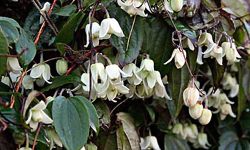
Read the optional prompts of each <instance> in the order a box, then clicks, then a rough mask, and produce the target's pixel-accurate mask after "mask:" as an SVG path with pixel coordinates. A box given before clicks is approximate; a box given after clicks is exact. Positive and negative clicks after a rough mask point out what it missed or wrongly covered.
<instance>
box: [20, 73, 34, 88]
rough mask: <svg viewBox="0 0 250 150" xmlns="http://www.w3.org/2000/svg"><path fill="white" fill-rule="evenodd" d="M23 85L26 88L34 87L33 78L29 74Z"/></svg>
mask: <svg viewBox="0 0 250 150" xmlns="http://www.w3.org/2000/svg"><path fill="white" fill-rule="evenodd" d="M22 85H23V87H24V88H25V89H33V88H34V83H33V79H32V78H31V77H30V76H29V75H26V76H24V77H23V82H22Z"/></svg>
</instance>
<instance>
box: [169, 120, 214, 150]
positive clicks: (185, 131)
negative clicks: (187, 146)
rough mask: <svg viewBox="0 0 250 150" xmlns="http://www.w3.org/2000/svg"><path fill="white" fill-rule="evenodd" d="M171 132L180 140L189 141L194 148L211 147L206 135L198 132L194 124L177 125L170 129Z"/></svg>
mask: <svg viewBox="0 0 250 150" xmlns="http://www.w3.org/2000/svg"><path fill="white" fill-rule="evenodd" d="M171 130H172V132H173V133H174V134H176V135H177V136H179V137H180V138H182V139H184V140H187V141H189V142H190V143H192V144H193V147H194V148H203V149H208V148H209V146H211V145H210V144H209V143H208V140H207V134H206V133H203V132H198V129H197V126H196V125H195V124H187V123H185V124H181V123H177V124H175V125H174V126H173V127H172V129H171Z"/></svg>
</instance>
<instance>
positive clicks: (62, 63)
mask: <svg viewBox="0 0 250 150" xmlns="http://www.w3.org/2000/svg"><path fill="white" fill-rule="evenodd" d="M67 70H68V62H67V61H66V60H65V59H59V60H57V61H56V72H57V73H58V74H59V75H63V74H65V73H66V72H67Z"/></svg>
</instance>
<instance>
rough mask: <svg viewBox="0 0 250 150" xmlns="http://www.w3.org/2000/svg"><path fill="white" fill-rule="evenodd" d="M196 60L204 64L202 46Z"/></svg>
mask: <svg viewBox="0 0 250 150" xmlns="http://www.w3.org/2000/svg"><path fill="white" fill-rule="evenodd" d="M196 62H197V63H198V64H199V65H202V64H203V60H202V49H201V47H199V48H198V55H197V59H196Z"/></svg>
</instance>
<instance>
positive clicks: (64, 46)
mask: <svg viewBox="0 0 250 150" xmlns="http://www.w3.org/2000/svg"><path fill="white" fill-rule="evenodd" d="M67 47H68V45H67V44H64V43H56V49H57V50H58V51H59V53H60V54H61V55H64V53H65V50H66V49H67Z"/></svg>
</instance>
